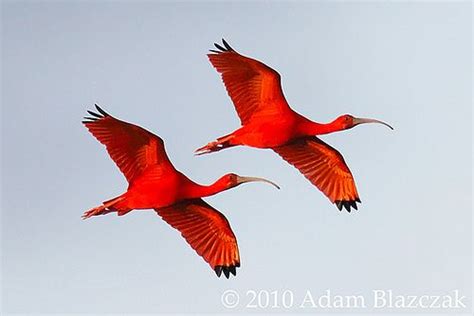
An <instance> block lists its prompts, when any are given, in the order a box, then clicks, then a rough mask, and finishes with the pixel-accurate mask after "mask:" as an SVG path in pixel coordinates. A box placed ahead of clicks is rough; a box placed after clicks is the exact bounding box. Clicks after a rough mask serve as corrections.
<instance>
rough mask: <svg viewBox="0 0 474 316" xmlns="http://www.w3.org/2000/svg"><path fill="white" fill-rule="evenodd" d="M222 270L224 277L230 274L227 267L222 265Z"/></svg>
mask: <svg viewBox="0 0 474 316" xmlns="http://www.w3.org/2000/svg"><path fill="white" fill-rule="evenodd" d="M222 271H223V272H224V275H225V277H226V279H228V278H229V276H230V271H229V267H223V268H222Z"/></svg>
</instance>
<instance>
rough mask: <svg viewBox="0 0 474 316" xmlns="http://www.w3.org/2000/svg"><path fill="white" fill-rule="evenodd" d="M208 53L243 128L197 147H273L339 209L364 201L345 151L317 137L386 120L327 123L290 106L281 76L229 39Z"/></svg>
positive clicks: (205, 150) (348, 119) (209, 149)
mask: <svg viewBox="0 0 474 316" xmlns="http://www.w3.org/2000/svg"><path fill="white" fill-rule="evenodd" d="M222 43H223V46H222V45H219V44H217V43H215V44H214V45H215V47H216V48H217V50H212V49H211V50H210V51H211V53H209V54H208V55H207V56H208V57H209V60H210V62H211V64H212V65H213V66H214V68H216V70H217V71H218V72H219V73H220V74H221V76H222V81H223V82H224V85H225V87H226V89H227V93H228V95H229V96H230V98H231V99H232V102H233V103H234V106H235V109H236V111H237V114H238V116H239V118H240V121H241V125H242V126H241V127H240V128H239V129H237V130H235V131H234V132H232V133H230V134H228V135H225V136H222V137H219V138H217V140H216V141H213V142H210V143H208V144H207V145H205V146H203V147H201V148H199V149H197V150H196V154H198V155H200V154H207V153H210V152H215V151H219V150H222V149H224V148H229V147H233V146H239V145H244V146H250V147H256V148H270V149H272V150H273V151H275V152H276V153H277V154H279V155H280V156H281V157H282V158H283V159H284V160H286V161H287V162H289V163H290V164H292V165H293V166H294V167H296V168H297V169H298V170H299V171H300V172H301V173H302V174H303V175H304V176H305V177H306V178H307V179H308V180H309V181H310V182H311V183H312V184H313V185H315V186H316V187H317V188H318V189H319V190H321V191H322V192H323V193H324V194H325V195H326V196H327V197H328V198H329V200H330V201H331V202H332V203H334V204H336V206H337V208H338V209H339V210H342V208H343V207H344V208H345V209H346V210H347V211H348V212H350V211H351V207H352V208H354V209H356V210H357V203H360V202H361V201H360V198H359V194H358V193H357V189H356V185H355V182H354V177H353V176H352V173H351V171H350V170H349V168H348V167H347V165H346V163H345V161H344V158H343V157H342V155H341V154H340V153H339V152H338V151H337V150H336V149H334V148H333V147H331V146H329V145H328V144H326V143H325V142H323V141H322V140H321V139H319V138H318V137H316V136H317V135H323V134H328V133H333V132H337V131H342V130H346V129H350V128H353V127H354V126H357V125H360V124H364V123H379V124H383V125H385V126H387V127H389V128H390V129H393V128H392V127H391V126H390V125H388V124H387V123H385V122H382V121H379V120H375V119H367V118H357V117H353V116H352V115H349V114H345V115H341V116H339V117H338V118H336V119H335V120H334V121H332V122H330V123H327V124H324V123H316V122H313V121H311V120H309V119H307V118H306V117H304V116H303V115H300V114H299V113H297V112H295V111H294V110H293V109H291V108H290V106H289V105H288V103H287V101H286V99H285V96H284V95H283V91H282V88H281V79H280V74H278V72H276V71H275V70H273V69H272V68H270V67H268V66H267V65H265V64H264V63H262V62H260V61H258V60H255V59H252V58H249V57H245V56H243V55H241V54H239V53H238V52H236V51H235V50H234V49H233V48H232V47H231V46H230V45H229V44H228V43H227V42H226V41H225V40H224V39H222Z"/></svg>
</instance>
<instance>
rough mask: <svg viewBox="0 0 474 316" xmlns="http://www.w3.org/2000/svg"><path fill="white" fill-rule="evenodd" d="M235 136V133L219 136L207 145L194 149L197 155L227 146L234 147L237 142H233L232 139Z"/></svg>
mask: <svg viewBox="0 0 474 316" xmlns="http://www.w3.org/2000/svg"><path fill="white" fill-rule="evenodd" d="M233 138H234V135H233V134H229V135H226V136H222V137H219V138H218V139H216V140H215V141H213V142H210V143H208V144H207V145H205V146H202V147H200V148H198V149H196V150H195V151H194V154H195V155H204V154H209V153H212V152H215V151H219V150H222V149H225V148H229V147H233V146H235V145H236V144H233V143H232V139H233Z"/></svg>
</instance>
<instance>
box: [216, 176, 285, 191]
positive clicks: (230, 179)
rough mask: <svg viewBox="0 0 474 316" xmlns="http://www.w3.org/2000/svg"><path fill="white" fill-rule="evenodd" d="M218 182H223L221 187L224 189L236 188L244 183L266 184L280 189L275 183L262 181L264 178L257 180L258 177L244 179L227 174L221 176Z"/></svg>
mask: <svg viewBox="0 0 474 316" xmlns="http://www.w3.org/2000/svg"><path fill="white" fill-rule="evenodd" d="M220 181H222V182H223V186H224V187H225V188H226V189H230V188H233V187H236V186H238V185H241V184H242V183H246V182H266V183H268V184H271V185H273V186H274V187H275V188H277V189H280V187H279V186H278V185H277V184H276V183H274V182H272V181H270V180H267V179H264V178H258V177H244V176H239V175H237V174H235V173H228V174H226V175H224V176H222V177H221V178H220Z"/></svg>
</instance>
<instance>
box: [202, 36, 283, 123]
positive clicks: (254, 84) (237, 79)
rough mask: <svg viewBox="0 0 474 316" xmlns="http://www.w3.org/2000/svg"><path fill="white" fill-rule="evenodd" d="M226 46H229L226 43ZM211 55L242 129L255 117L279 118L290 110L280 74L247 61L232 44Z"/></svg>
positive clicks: (253, 60) (258, 63) (254, 61)
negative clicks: (275, 116)
mask: <svg viewBox="0 0 474 316" xmlns="http://www.w3.org/2000/svg"><path fill="white" fill-rule="evenodd" d="M223 42H224V43H226V42H225V41H224V40H223ZM224 46H225V47H226V48H223V47H222V46H219V45H216V47H217V48H218V49H220V51H213V53H212V54H208V55H207V56H208V57H209V61H210V62H211V64H212V65H213V66H214V68H216V70H217V71H218V72H219V73H220V74H221V77H222V80H223V82H224V85H225V87H226V89H227V93H228V94H229V96H230V98H231V99H232V102H233V103H234V106H235V109H236V111H237V114H238V115H239V117H240V121H241V123H242V125H244V124H247V123H248V122H250V121H251V120H252V118H253V117H259V116H272V115H279V114H281V113H282V112H284V111H287V110H289V106H288V103H287V102H286V100H285V96H284V95H283V91H282V88H281V78H280V74H278V72H276V71H275V70H273V69H272V68H270V67H268V66H267V65H265V64H263V63H262V62H260V61H258V60H255V59H252V58H249V57H245V56H242V55H240V54H239V53H237V52H236V51H235V50H233V49H232V48H231V47H230V46H229V45H228V44H227V45H225V44H224Z"/></svg>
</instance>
